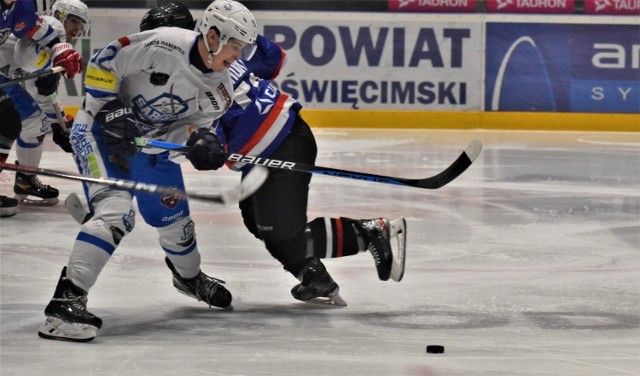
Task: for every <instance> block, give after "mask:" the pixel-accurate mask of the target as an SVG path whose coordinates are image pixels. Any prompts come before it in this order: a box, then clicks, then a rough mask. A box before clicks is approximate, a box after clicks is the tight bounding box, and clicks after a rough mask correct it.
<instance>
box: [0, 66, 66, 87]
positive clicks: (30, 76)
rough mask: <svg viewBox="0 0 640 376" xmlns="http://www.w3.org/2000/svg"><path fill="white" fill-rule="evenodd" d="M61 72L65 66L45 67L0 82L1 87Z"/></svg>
mask: <svg viewBox="0 0 640 376" xmlns="http://www.w3.org/2000/svg"><path fill="white" fill-rule="evenodd" d="M61 72H64V68H63V67H53V68H49V69H45V70H43V71H40V72H35V73H29V74H26V75H24V76H20V77H18V78H14V79H12V80H8V81H5V82H0V89H2V88H5V87H7V86H11V85H15V84H17V83H20V82H23V81H29V80H33V79H34V78H38V77H42V76H48V75H50V74H54V73H61Z"/></svg>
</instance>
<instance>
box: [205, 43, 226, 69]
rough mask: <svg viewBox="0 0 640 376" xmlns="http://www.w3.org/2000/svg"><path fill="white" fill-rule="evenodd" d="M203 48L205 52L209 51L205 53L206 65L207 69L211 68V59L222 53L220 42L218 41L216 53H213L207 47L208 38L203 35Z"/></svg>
mask: <svg viewBox="0 0 640 376" xmlns="http://www.w3.org/2000/svg"><path fill="white" fill-rule="evenodd" d="M204 46H205V47H206V48H207V51H209V52H208V53H207V63H208V64H209V68H210V69H213V68H211V65H212V64H213V57H214V56H216V55H217V54H219V53H220V51H222V42H221V41H220V39H218V50H217V51H215V52H214V51H213V50H212V49H211V48H210V47H209V38H208V37H207V36H206V35H205V36H204Z"/></svg>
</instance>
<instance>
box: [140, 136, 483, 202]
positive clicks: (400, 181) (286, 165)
mask: <svg viewBox="0 0 640 376" xmlns="http://www.w3.org/2000/svg"><path fill="white" fill-rule="evenodd" d="M136 145H138V146H141V147H152V148H159V149H164V150H171V151H177V152H188V151H189V147H188V146H184V145H180V144H173V143H170V142H165V141H156V140H148V139H142V138H137V139H136ZM481 150H482V144H481V143H480V141H478V140H472V141H471V142H470V143H469V145H468V146H467V148H466V149H465V151H464V152H463V153H462V154H460V156H459V157H458V158H457V159H456V160H455V161H454V162H453V163H452V164H451V165H449V166H448V167H447V168H446V169H445V170H443V171H441V172H440V173H438V174H436V175H434V176H430V177H427V178H422V179H407V178H401V177H396V176H385V175H376V174H370V173H366V172H359V171H350V170H342V169H338V168H331V167H322V166H314V165H307V164H303V163H296V162H289V161H282V160H278V159H270V158H259V157H252V156H248V155H242V154H235V153H232V154H229V155H228V157H227V160H228V161H231V162H237V163H248V164H252V165H256V166H264V167H270V168H278V169H283V170H291V171H299V172H307V173H311V174H321V175H329V176H335V177H340V178H347V179H354V180H364V181H370V182H375V183H385V184H393V185H404V186H409V187H416V188H424V189H438V188H440V187H442V186H444V185H446V184H448V183H450V182H451V181H453V180H454V179H455V178H457V177H458V176H460V174H462V173H463V172H464V171H465V170H466V169H467V168H468V167H469V166H471V164H472V163H473V161H474V160H475V159H476V157H477V156H478V155H479V154H480V151H481Z"/></svg>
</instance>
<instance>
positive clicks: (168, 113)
mask: <svg viewBox="0 0 640 376" xmlns="http://www.w3.org/2000/svg"><path fill="white" fill-rule="evenodd" d="M194 99H195V98H188V99H182V98H180V97H179V96H177V95H175V94H173V95H171V94H169V93H162V94H160V95H159V96H157V97H155V98H152V99H149V100H147V99H146V98H145V97H144V96H142V94H140V95H137V96H136V97H134V98H133V99H132V100H131V102H132V103H133V104H134V106H135V107H136V112H137V113H138V115H139V116H140V117H141V118H142V119H145V120H147V121H149V122H151V123H154V124H157V123H172V122H174V121H176V120H178V115H180V114H183V113H185V112H187V111H188V110H189V102H191V101H192V100H194Z"/></svg>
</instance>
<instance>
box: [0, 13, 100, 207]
mask: <svg viewBox="0 0 640 376" xmlns="http://www.w3.org/2000/svg"><path fill="white" fill-rule="evenodd" d="M51 10H52V14H53V16H43V17H42V18H43V19H44V20H45V21H46V22H47V23H48V24H49V25H51V26H52V27H53V29H54V30H55V31H56V33H57V34H58V36H59V38H60V40H61V41H63V42H68V43H72V42H73V40H74V39H76V38H77V37H79V36H80V35H81V34H82V31H83V30H84V28H85V26H86V24H87V23H88V22H89V9H88V8H87V6H86V5H85V4H84V3H83V2H82V1H80V0H57V1H56V2H55V3H54V4H53V6H52V9H51ZM7 43H11V44H14V45H15V47H14V51H15V52H14V55H13V59H11V56H8V55H7V56H4V57H2V58H0V65H2V66H9V76H11V77H19V76H21V75H23V74H25V73H35V72H39V71H43V70H46V69H50V68H51V67H53V61H52V59H51V55H50V54H49V53H48V51H47V50H46V49H44V48H42V47H40V46H39V45H38V44H37V43H36V42H34V41H33V40H31V39H27V38H24V39H20V40H18V39H17V38H16V37H15V36H11V37H9V40H8V41H7ZM12 60H13V61H12ZM4 63H6V65H5V64H4ZM59 82H60V75H59V74H52V75H48V76H44V77H41V78H38V79H37V80H33V81H26V82H25V83H24V86H22V85H13V86H10V87H9V88H8V89H7V94H9V96H10V97H11V99H12V100H13V101H14V103H16V107H17V109H18V112H20V117H21V121H22V131H21V132H20V135H19V136H18V139H17V140H16V158H17V161H16V164H22V165H27V166H36V167H37V166H39V164H40V160H41V159H42V149H43V141H44V138H45V135H46V133H47V131H48V130H49V128H50V127H51V129H52V130H53V140H54V142H56V143H57V144H58V145H59V146H60V147H61V148H62V149H63V150H65V151H67V152H71V146H70V144H69V139H68V131H70V126H71V124H72V123H73V118H71V117H70V116H69V117H67V116H66V115H65V113H64V110H63V109H62V106H61V105H60V104H59V103H57V101H56V100H55V93H56V92H57V89H58V85H59ZM13 191H14V193H15V195H16V199H17V200H18V202H19V203H21V204H33V205H55V204H56V203H57V202H58V195H59V192H58V190H57V189H55V188H53V187H51V186H49V185H45V184H42V182H41V181H40V179H39V178H38V177H37V176H36V175H34V174H28V173H23V172H16V175H15V184H14V186H13Z"/></svg>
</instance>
